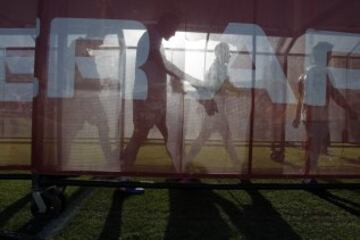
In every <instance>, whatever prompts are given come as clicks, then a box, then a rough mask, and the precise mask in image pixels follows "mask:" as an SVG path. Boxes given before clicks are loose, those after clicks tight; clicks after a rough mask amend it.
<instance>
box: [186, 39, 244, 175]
mask: <svg viewBox="0 0 360 240" xmlns="http://www.w3.org/2000/svg"><path fill="white" fill-rule="evenodd" d="M229 60H230V49H229V45H228V44H227V43H224V42H220V43H219V44H217V45H216V46H215V60H214V62H213V63H212V64H211V66H210V68H209V70H208V72H207V73H206V76H205V81H204V82H203V84H202V86H201V87H196V89H197V91H198V94H199V97H200V99H199V103H200V104H201V105H202V106H203V107H204V110H205V114H204V116H203V119H202V122H201V130H200V133H199V136H198V137H197V138H196V139H195V141H194V142H193V143H192V145H191V149H190V151H189V152H188V154H187V155H186V156H185V168H186V169H188V170H189V169H190V166H191V162H192V160H193V159H194V157H195V156H196V155H197V154H198V153H199V152H200V150H201V147H202V145H203V144H204V143H205V142H206V141H207V140H208V139H209V138H210V136H211V134H212V133H213V132H215V131H218V132H219V133H220V134H221V136H222V138H223V141H224V145H225V148H226V150H227V152H228V154H229V156H230V159H231V161H232V162H233V165H234V167H235V169H237V170H239V168H240V164H239V161H238V158H237V154H236V150H235V147H234V144H233V141H232V137H231V132H230V126H229V122H228V119H227V116H226V107H225V95H226V94H228V93H229V92H232V93H235V94H238V93H239V89H238V88H236V87H234V86H233V84H232V83H231V82H230V81H229V76H228V71H227V64H228V63H229Z"/></svg>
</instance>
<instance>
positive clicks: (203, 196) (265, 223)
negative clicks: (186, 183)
mask: <svg viewBox="0 0 360 240" xmlns="http://www.w3.org/2000/svg"><path fill="white" fill-rule="evenodd" d="M169 193H170V217H169V221H168V226H167V230H166V232H165V237H164V239H168V240H170V239H171V240H177V239H230V238H234V237H239V236H238V235H241V236H242V237H245V238H246V239H294V240H296V239H301V238H300V236H299V235H298V234H297V233H296V232H295V231H294V230H293V229H292V228H291V226H290V225H289V224H288V223H287V222H286V221H285V220H284V219H283V218H282V217H281V215H280V214H279V213H278V212H277V211H276V210H275V209H274V208H273V207H272V205H271V203H270V201H269V200H267V199H266V198H265V197H264V196H263V195H262V194H261V193H260V192H258V191H255V190H252V191H247V193H248V194H249V196H250V197H251V200H252V204H250V205H243V206H239V205H238V204H236V203H235V202H233V201H231V200H229V199H226V198H224V197H222V196H220V195H218V194H216V193H214V192H213V191H210V190H201V191H199V190H194V191H181V190H170V192H169Z"/></svg>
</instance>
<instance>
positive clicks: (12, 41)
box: [0, 28, 38, 102]
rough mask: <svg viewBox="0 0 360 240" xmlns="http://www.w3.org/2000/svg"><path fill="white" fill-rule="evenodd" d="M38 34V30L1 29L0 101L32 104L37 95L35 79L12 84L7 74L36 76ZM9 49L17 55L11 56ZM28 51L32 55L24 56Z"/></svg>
mask: <svg viewBox="0 0 360 240" xmlns="http://www.w3.org/2000/svg"><path fill="white" fill-rule="evenodd" d="M36 33H37V31H36V28H1V29H0V101H4V102H31V101H32V99H33V97H34V96H36V95H37V93H38V81H37V79H36V78H35V77H33V79H32V80H31V79H29V80H30V81H31V82H29V83H20V82H19V83H15V82H13V83H10V82H9V81H7V80H8V79H6V77H7V76H6V75H7V74H6V73H7V72H8V73H9V74H11V75H13V76H16V75H23V74H26V75H32V76H33V75H34V49H35V38H36ZM8 49H12V50H14V52H17V53H16V54H14V55H12V54H10V55H9V54H8V52H10V51H8ZM23 49H26V50H23ZM22 50H23V51H22ZM27 50H30V51H32V54H23V53H24V52H25V51H27Z"/></svg>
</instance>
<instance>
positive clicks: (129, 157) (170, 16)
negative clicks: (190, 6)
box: [115, 12, 201, 171]
mask: <svg viewBox="0 0 360 240" xmlns="http://www.w3.org/2000/svg"><path fill="white" fill-rule="evenodd" d="M179 24H180V16H179V15H178V14H177V13H175V12H168V13H165V14H163V15H162V16H161V17H160V19H159V21H158V22H157V23H156V24H155V25H153V26H149V27H148V31H147V32H145V33H144V34H143V36H142V37H141V38H140V40H139V44H138V49H137V53H136V54H137V56H136V61H141V60H140V59H141V58H140V56H142V55H143V54H144V52H145V51H146V50H148V51H149V54H148V57H147V59H146V62H145V63H143V64H142V65H141V66H140V68H141V69H142V70H143V72H144V73H145V74H146V78H144V77H141V76H140V77H136V78H135V82H134V90H133V123H134V131H133V134H132V136H131V138H130V141H129V143H128V144H127V145H126V147H125V149H124V150H123V151H122V152H121V154H120V162H121V168H122V169H125V170H127V171H132V170H133V167H134V163H135V160H136V158H137V154H138V152H139V149H140V147H141V146H142V145H143V144H144V142H145V140H146V139H147V136H148V134H149V131H150V129H151V128H153V127H154V126H156V127H157V128H158V129H159V131H160V133H161V134H162V136H163V137H164V140H165V147H166V151H167V153H168V155H169V156H170V157H171V159H172V161H173V163H174V165H173V166H174V168H175V170H176V171H179V169H178V167H177V164H176V162H175V160H174V159H175V157H174V156H172V154H171V152H170V151H169V149H168V148H167V142H168V128H167V126H166V109H167V74H169V75H170V76H171V81H179V82H182V81H183V80H186V81H188V82H189V83H190V84H193V85H200V84H201V81H200V80H198V79H195V78H193V77H192V76H190V75H188V74H186V73H184V72H183V71H181V70H180V69H179V68H178V67H177V66H175V65H174V64H173V63H171V62H170V61H168V60H167V58H166V56H165V52H164V49H163V46H162V40H163V39H165V40H169V39H170V38H171V37H172V36H174V35H175V32H176V29H177V28H178V26H179ZM137 65H138V63H137ZM172 86H173V85H172ZM115 151H118V150H115Z"/></svg>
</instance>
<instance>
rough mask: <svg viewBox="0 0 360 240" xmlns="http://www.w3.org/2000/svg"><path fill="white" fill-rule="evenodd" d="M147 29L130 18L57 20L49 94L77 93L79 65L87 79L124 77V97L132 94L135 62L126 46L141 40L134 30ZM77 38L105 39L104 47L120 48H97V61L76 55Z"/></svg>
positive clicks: (53, 31) (52, 33)
mask: <svg viewBox="0 0 360 240" xmlns="http://www.w3.org/2000/svg"><path fill="white" fill-rule="evenodd" d="M145 30H146V28H145V26H144V25H143V24H142V23H140V22H137V21H130V20H109V19H83V18H56V19H54V20H53V21H52V22H51V31H50V50H49V69H48V89H47V91H48V96H49V97H73V96H74V94H75V89H74V87H75V66H77V67H78V69H79V72H80V74H81V76H82V77H83V78H84V79H97V80H100V79H111V80H117V81H122V80H123V79H124V77H125V79H126V82H125V86H122V87H124V88H125V96H124V97H127V96H128V95H129V94H130V93H129V92H130V91H129V90H128V89H129V86H131V85H132V83H133V81H134V78H135V76H134V75H135V64H134V63H133V61H128V60H129V59H125V56H126V47H129V46H130V47H133V46H134V47H136V46H137V44H138V41H139V40H138V38H136V37H134V32H136V33H137V32H145ZM135 35H138V34H135ZM78 39H88V40H102V41H103V42H104V43H103V46H105V47H112V48H117V49H112V50H111V51H99V50H96V51H94V52H96V53H94V58H95V60H94V58H91V57H80V56H75V55H76V53H75V47H76V46H75V45H76V44H75V42H76V40H78ZM146 58H147V56H146ZM145 60H146V59H145ZM145 60H144V62H145ZM136 71H138V70H136ZM145 77H146V76H145ZM131 95H132V93H131Z"/></svg>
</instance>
